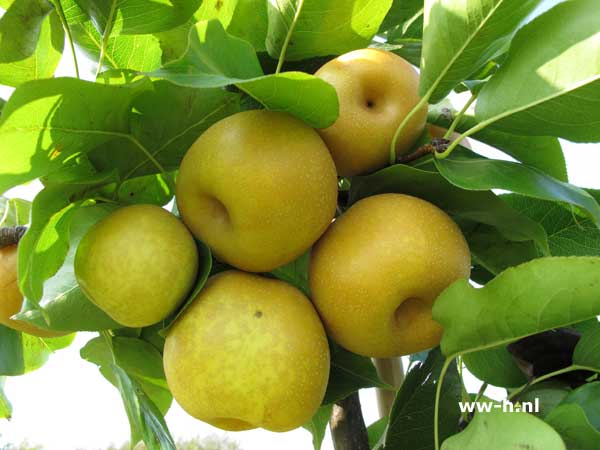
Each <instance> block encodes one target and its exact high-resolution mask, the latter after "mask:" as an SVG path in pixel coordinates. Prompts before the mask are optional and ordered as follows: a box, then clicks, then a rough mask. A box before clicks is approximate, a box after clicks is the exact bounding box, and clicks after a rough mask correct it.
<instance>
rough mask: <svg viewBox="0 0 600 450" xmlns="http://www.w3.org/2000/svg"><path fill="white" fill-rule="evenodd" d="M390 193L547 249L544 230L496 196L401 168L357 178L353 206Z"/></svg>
mask: <svg viewBox="0 0 600 450" xmlns="http://www.w3.org/2000/svg"><path fill="white" fill-rule="evenodd" d="M387 192H397V193H401V194H407V195H413V196H415V197H419V198H422V199H424V200H427V201H430V202H432V203H433V204H435V205H437V206H438V207H440V208H441V209H443V210H444V211H446V212H447V213H449V214H450V215H451V216H453V217H455V218H460V219H466V220H469V221H474V222H478V223H483V224H487V225H490V226H493V227H495V228H496V229H497V230H498V231H500V232H501V233H502V235H503V236H505V237H506V238H508V239H510V240H514V241H529V240H534V241H535V242H536V243H537V244H538V245H539V246H540V248H542V249H544V248H547V246H548V244H547V238H546V233H545V231H544V229H543V228H542V227H541V226H540V225H539V224H537V223H535V222H534V221H532V220H530V219H528V218H527V217H525V216H523V215H521V214H519V213H518V212H516V211H514V210H513V209H512V208H510V207H509V206H508V205H507V204H506V203H504V202H503V201H502V200H501V199H500V198H499V197H497V196H496V195H494V193H493V192H491V191H488V192H481V191H466V190H463V189H460V188H458V187H456V186H453V185H452V184H450V183H449V182H448V181H447V180H446V179H444V178H443V177H442V176H441V175H440V174H439V173H436V172H429V171H425V170H420V169H417V168H414V167H410V166H407V165H404V164H397V165H394V166H391V167H388V168H386V169H383V170H380V171H379V172H375V173H374V174H372V175H368V176H362V177H354V178H353V179H352V187H351V189H350V203H351V204H352V203H355V202H356V201H358V200H360V199H361V198H364V197H368V196H370V195H375V194H382V193H387Z"/></svg>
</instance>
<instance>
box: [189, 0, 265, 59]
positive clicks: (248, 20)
mask: <svg viewBox="0 0 600 450" xmlns="http://www.w3.org/2000/svg"><path fill="white" fill-rule="evenodd" d="M194 17H195V18H196V21H199V20H212V19H217V20H218V21H219V22H221V25H223V28H225V29H226V30H227V32H228V33H229V34H231V35H232V36H237V37H239V38H240V39H243V40H245V41H248V42H250V43H251V44H252V46H253V47H254V49H255V50H256V51H257V52H259V51H265V50H266V47H265V40H266V38H267V27H268V15H267V2H265V1H263V0H229V1H227V2H223V1H222V0H205V1H203V2H202V6H201V7H200V9H199V10H198V11H197V12H196V14H195V15H194Z"/></svg>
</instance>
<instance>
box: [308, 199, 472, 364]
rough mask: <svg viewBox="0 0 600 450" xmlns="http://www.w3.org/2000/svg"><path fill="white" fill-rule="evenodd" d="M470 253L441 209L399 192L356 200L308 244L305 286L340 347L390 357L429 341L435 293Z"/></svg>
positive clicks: (461, 270) (463, 268)
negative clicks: (307, 284) (310, 247)
mask: <svg viewBox="0 0 600 450" xmlns="http://www.w3.org/2000/svg"><path fill="white" fill-rule="evenodd" d="M470 266H471V258H470V254H469V248H468V246H467V243H466V241H465V239H464V237H463V235H462V233H461V231H460V229H459V228H458V226H457V225H456V224H455V223H454V222H453V221H452V220H451V219H450V217H448V215H447V214H446V213H444V212H443V211H442V210H441V209H439V208H437V207H436V206H434V205H432V204H431V203H428V202H426V201H424V200H421V199H418V198H415V197H411V196H408V195H402V194H382V195H376V196H373V197H368V198H366V199H363V200H361V201H359V202H357V203H356V204H355V205H353V206H352V207H351V208H350V209H349V210H348V211H346V213H345V214H344V215H343V216H342V217H341V218H339V219H337V220H336V222H335V223H334V224H333V225H332V226H331V227H330V228H329V230H328V231H327V232H326V233H325V235H324V236H323V237H322V238H321V239H320V240H319V242H318V243H317V245H316V246H315V248H314V249H313V252H312V258H311V264H310V287H311V293H312V299H313V303H314V304H315V306H316V307H317V310H318V311H319V313H320V315H321V317H322V319H323V321H324V323H325V326H326V328H327V331H328V333H329V334H330V335H331V337H332V338H333V339H334V340H336V341H337V342H338V343H339V344H341V345H342V346H343V347H345V348H347V349H348V350H350V351H352V352H355V353H358V354H361V355H365V356H372V357H382V358H384V357H392V356H400V355H407V354H410V353H415V352H419V351H422V350H425V349H428V348H431V347H434V346H436V345H437V344H438V343H439V341H440V338H441V332H442V329H441V327H440V325H439V324H438V323H437V322H435V321H434V320H433V319H432V318H431V308H432V305H433V303H434V301H435V299H436V298H437V296H438V295H439V294H440V293H441V292H442V291H443V290H444V289H445V288H446V287H447V286H449V285H450V284H451V283H452V282H454V281H456V280H457V279H459V278H468V277H469V273H470Z"/></svg>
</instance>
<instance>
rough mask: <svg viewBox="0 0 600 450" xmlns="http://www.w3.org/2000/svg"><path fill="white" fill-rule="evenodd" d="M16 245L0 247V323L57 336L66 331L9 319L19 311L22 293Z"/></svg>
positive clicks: (27, 331) (33, 332) (35, 334)
mask: <svg viewBox="0 0 600 450" xmlns="http://www.w3.org/2000/svg"><path fill="white" fill-rule="evenodd" d="M17 253H18V252H17V246H16V245H10V246H8V247H4V248H1V249H0V324H2V325H4V326H7V327H9V328H12V329H13V330H17V331H23V332H25V333H28V334H32V335H34V336H39V337H57V336H63V335H65V334H67V333H62V332H59V331H51V330H44V329H42V328H39V327H36V326H35V325H31V324H30V323H27V322H25V321H23V320H15V319H11V317H12V316H14V315H15V314H17V313H18V312H19V311H21V306H22V305H23V294H21V291H20V290H19V283H18V280H17Z"/></svg>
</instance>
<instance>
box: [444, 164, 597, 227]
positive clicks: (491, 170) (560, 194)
mask: <svg viewBox="0 0 600 450" xmlns="http://www.w3.org/2000/svg"><path fill="white" fill-rule="evenodd" d="M435 165H436V167H437V168H438V170H439V171H440V173H441V174H442V176H443V177H444V178H446V179H447V180H448V181H450V182H451V183H452V184H454V185H455V186H458V187H460V188H462V189H468V190H476V191H487V190H490V189H504V190H507V191H511V192H514V193H516V194H521V195H526V196H528V197H533V198H538V199H541V200H550V201H560V202H565V203H569V204H571V205H574V206H578V207H580V208H583V209H585V210H586V211H587V212H588V213H589V214H590V216H591V217H592V218H593V219H594V221H595V222H596V224H597V225H598V226H599V227H600V205H598V202H596V200H595V199H594V198H593V197H592V196H591V195H590V194H588V193H587V192H586V191H584V190H583V189H581V188H578V187H576V186H573V185H571V184H568V183H565V182H562V181H559V180H556V179H554V178H552V177H550V176H548V175H546V174H544V173H543V172H541V171H539V170H538V169H535V168H533V167H528V166H525V165H523V164H518V163H514V162H510V161H500V160H493V159H487V158H483V157H479V156H477V155H476V154H475V153H471V152H468V153H467V152H463V153H462V154H460V155H456V154H453V155H452V156H451V157H449V158H445V159H437V158H436V159H435Z"/></svg>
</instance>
